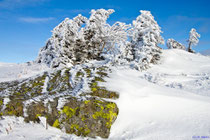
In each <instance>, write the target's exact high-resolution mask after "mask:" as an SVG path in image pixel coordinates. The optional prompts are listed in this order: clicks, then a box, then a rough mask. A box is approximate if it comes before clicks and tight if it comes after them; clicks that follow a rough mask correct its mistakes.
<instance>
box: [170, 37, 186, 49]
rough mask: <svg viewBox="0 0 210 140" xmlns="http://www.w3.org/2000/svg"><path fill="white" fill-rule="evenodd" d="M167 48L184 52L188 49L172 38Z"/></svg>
mask: <svg viewBox="0 0 210 140" xmlns="http://www.w3.org/2000/svg"><path fill="white" fill-rule="evenodd" d="M167 47H168V48H169V49H182V50H185V49H186V48H185V46H184V45H182V44H181V43H179V42H178V41H176V40H174V39H172V38H170V39H168V41H167Z"/></svg>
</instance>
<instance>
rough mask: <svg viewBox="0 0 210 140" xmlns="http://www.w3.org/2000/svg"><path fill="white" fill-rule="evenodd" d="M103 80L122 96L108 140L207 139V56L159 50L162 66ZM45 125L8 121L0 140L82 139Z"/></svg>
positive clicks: (121, 71)
mask: <svg viewBox="0 0 210 140" xmlns="http://www.w3.org/2000/svg"><path fill="white" fill-rule="evenodd" d="M0 69H2V68H1V67H0ZM1 71H2V70H1ZM106 81H107V82H106V83H105V84H104V83H103V85H105V86H106V87H107V88H108V89H110V90H114V91H117V92H119V94H120V98H119V99H118V100H117V101H116V103H117V105H118V107H119V115H118V118H117V120H116V121H115V123H114V124H113V126H112V128H111V134H110V137H109V139H110V140H130V139H131V140H192V139H210V58H208V57H205V56H202V55H198V54H190V53H188V52H186V51H183V50H163V54H162V60H161V62H160V64H158V65H154V66H152V67H151V68H150V69H148V70H147V71H143V72H139V71H136V70H131V69H129V68H127V67H123V68H122V67H121V68H113V72H112V73H111V75H110V77H109V78H107V79H106ZM101 84H102V83H101ZM43 124H44V123H41V124H26V123H24V122H23V121H22V120H21V118H14V117H6V118H5V119H4V120H1V121H0V139H2V140H5V139H6V140H13V139H15V140H16V139H17V140H18V139H40V140H41V139H47V140H63V139H66V140H79V139H83V138H81V137H76V136H75V135H68V134H65V133H63V132H61V131H60V130H58V129H56V128H52V127H49V129H48V130H45V126H44V125H43ZM85 139H87V138H85ZM88 139H89V138H88ZM97 139H100V138H97Z"/></svg>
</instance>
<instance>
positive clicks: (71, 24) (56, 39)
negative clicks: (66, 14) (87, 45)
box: [37, 15, 87, 67]
mask: <svg viewBox="0 0 210 140" xmlns="http://www.w3.org/2000/svg"><path fill="white" fill-rule="evenodd" d="M86 20H87V19H86V18H85V17H83V16H81V15H78V16H77V17H75V18H74V19H73V20H71V19H69V18H66V19H65V20H64V21H63V22H61V23H60V24H59V25H58V26H57V27H55V28H54V29H53V31H52V33H53V34H52V37H51V38H50V39H49V40H48V41H47V44H46V46H45V47H43V48H42V49H41V50H40V52H39V56H38V58H37V62H38V63H46V64H47V65H48V66H50V67H57V66H59V65H66V64H73V63H74V62H75V61H77V60H78V57H81V56H79V54H78V53H77V48H78V47H79V46H78V45H77V44H78V42H80V41H81V40H83V38H82V35H81V25H82V24H83V23H85V22H86Z"/></svg>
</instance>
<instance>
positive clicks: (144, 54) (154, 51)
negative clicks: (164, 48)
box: [131, 10, 164, 69]
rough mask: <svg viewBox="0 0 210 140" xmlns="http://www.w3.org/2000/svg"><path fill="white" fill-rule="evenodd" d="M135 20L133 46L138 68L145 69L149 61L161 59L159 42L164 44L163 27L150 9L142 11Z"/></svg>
mask: <svg viewBox="0 0 210 140" xmlns="http://www.w3.org/2000/svg"><path fill="white" fill-rule="evenodd" d="M140 13H141V15H139V16H138V17H137V18H136V20H134V21H133V29H132V30H131V31H132V34H131V35H132V37H131V39H132V40H131V42H132V47H133V55H134V60H135V67H136V68H137V69H145V68H146V67H147V66H148V64H149V63H156V60H158V59H159V57H160V56H159V54H160V52H161V51H160V48H159V47H158V44H164V39H163V38H162V36H161V33H162V31H161V28H160V26H159V25H158V24H157V22H156V21H155V19H154V17H153V16H152V14H151V12H150V11H143V10H141V11H140Z"/></svg>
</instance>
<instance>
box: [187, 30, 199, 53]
mask: <svg viewBox="0 0 210 140" xmlns="http://www.w3.org/2000/svg"><path fill="white" fill-rule="evenodd" d="M198 38H200V34H198V33H197V31H196V29H194V28H192V29H191V30H190V36H189V40H188V42H189V46H188V51H189V52H193V50H192V49H191V46H196V45H197V44H198V42H199V39H198Z"/></svg>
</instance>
